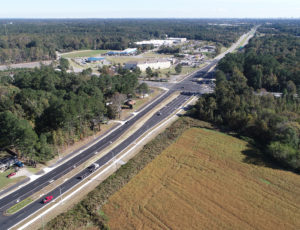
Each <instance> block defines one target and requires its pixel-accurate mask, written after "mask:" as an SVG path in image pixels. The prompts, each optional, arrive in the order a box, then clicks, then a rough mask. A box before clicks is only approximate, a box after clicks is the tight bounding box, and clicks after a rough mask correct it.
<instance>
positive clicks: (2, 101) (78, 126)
mask: <svg viewBox="0 0 300 230" xmlns="http://www.w3.org/2000/svg"><path fill="white" fill-rule="evenodd" d="M145 88H146V89H145ZM145 90H148V89H147V87H145V86H144V85H142V86H139V84H138V80H137V74H135V73H134V72H129V71H126V70H123V69H120V70H119V73H118V74H117V75H115V76H109V75H103V76H101V77H98V76H91V75H90V73H89V72H88V71H86V72H84V73H82V74H79V75H76V74H73V73H66V72H65V71H62V72H58V71H55V70H54V69H53V68H52V67H45V66H44V67H42V68H41V69H34V70H21V71H17V72H16V73H15V74H14V76H11V75H7V76H3V77H1V81H0V125H1V129H0V148H1V149H5V148H7V149H11V150H13V151H15V152H17V153H18V154H19V155H20V156H23V157H26V158H29V159H34V160H37V161H39V162H45V161H47V160H49V159H51V158H53V157H54V156H55V155H56V154H57V152H58V148H59V147H61V146H66V145H69V144H72V143H74V142H75V141H77V140H79V139H81V138H83V137H85V136H88V135H92V134H93V133H94V132H95V131H99V130H100V128H101V127H100V125H101V123H102V122H103V121H104V120H107V119H108V117H109V118H115V117H117V116H118V114H117V113H118V112H119V111H117V107H120V104H122V103H124V100H125V99H126V98H127V95H135V93H136V91H138V92H140V91H143V92H144V91H145ZM114 98H117V99H118V100H119V101H114ZM120 98H123V100H120ZM108 102H110V103H108ZM111 102H113V103H111ZM117 103H119V104H117ZM108 104H109V105H108Z"/></svg>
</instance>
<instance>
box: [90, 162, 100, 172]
mask: <svg viewBox="0 0 300 230" xmlns="http://www.w3.org/2000/svg"><path fill="white" fill-rule="evenodd" d="M97 168H99V164H97V163H93V164H92V165H91V166H89V167H88V170H89V171H90V172H94V171H96V169H97Z"/></svg>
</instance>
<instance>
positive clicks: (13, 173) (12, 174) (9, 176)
mask: <svg viewBox="0 0 300 230" xmlns="http://www.w3.org/2000/svg"><path fill="white" fill-rule="evenodd" d="M16 174H17V173H16V172H12V173H11V174H8V175H7V177H8V178H11V177H12V176H14V175H16Z"/></svg>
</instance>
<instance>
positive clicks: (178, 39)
mask: <svg viewBox="0 0 300 230" xmlns="http://www.w3.org/2000/svg"><path fill="white" fill-rule="evenodd" d="M167 39H168V40H170V41H173V42H174V43H183V42H186V41H187V39H186V38H172V37H171V38H167Z"/></svg>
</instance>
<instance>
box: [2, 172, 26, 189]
mask: <svg viewBox="0 0 300 230" xmlns="http://www.w3.org/2000/svg"><path fill="white" fill-rule="evenodd" d="M12 172H14V170H13V169H9V170H7V171H5V172H3V173H0V189H3V188H5V187H7V186H8V185H9V184H14V183H16V182H18V181H21V180H22V179H24V178H25V177H15V178H14V177H11V178H7V175H8V174H10V173H12Z"/></svg>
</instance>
